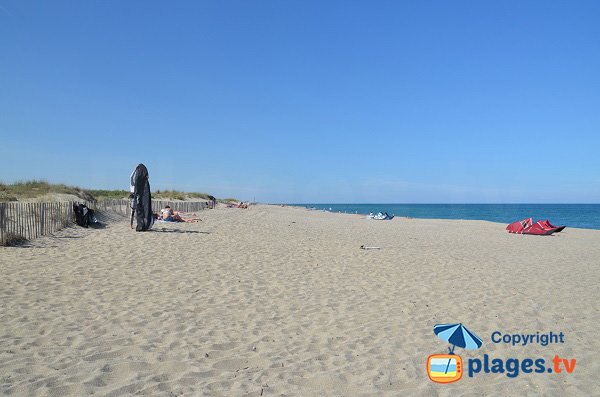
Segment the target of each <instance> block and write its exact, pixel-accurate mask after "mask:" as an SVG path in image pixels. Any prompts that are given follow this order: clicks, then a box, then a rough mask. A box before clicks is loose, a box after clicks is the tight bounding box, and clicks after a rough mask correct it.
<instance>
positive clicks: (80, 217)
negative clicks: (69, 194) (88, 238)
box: [73, 203, 93, 227]
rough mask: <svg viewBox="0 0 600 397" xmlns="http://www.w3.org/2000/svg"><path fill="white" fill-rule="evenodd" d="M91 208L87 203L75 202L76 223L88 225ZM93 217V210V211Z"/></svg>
mask: <svg viewBox="0 0 600 397" xmlns="http://www.w3.org/2000/svg"><path fill="white" fill-rule="evenodd" d="M90 211H91V210H90V209H89V208H88V207H87V205H85V204H81V203H73V213H74V214H75V223H77V224H78V225H79V226H83V227H88V226H89V224H90V222H89V219H90V218H89V215H88V214H89V213H90ZM92 217H93V212H92Z"/></svg>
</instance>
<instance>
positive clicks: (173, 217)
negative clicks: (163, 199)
mask: <svg viewBox="0 0 600 397" xmlns="http://www.w3.org/2000/svg"><path fill="white" fill-rule="evenodd" d="M160 213H161V217H160V218H159V219H162V220H163V221H165V222H187V223H193V222H199V221H201V219H200V218H198V217H193V218H190V217H184V216H182V214H184V213H183V212H177V211H173V210H172V209H171V207H169V206H168V205H167V206H165V208H163V209H162V210H161V211H160ZM194 215H195V214H194Z"/></svg>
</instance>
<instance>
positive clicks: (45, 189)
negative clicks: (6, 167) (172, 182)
mask: <svg viewBox="0 0 600 397" xmlns="http://www.w3.org/2000/svg"><path fill="white" fill-rule="evenodd" d="M53 194H54V195H71V196H75V197H77V198H79V199H81V200H86V201H94V200H107V199H126V198H128V197H129V192H128V191H127V190H118V189H115V190H105V189H84V188H81V187H78V186H69V185H65V184H62V183H49V182H47V181H43V180H31V181H19V182H15V183H10V184H5V183H0V202H8V201H28V200H32V199H37V198H42V197H44V198H45V197H48V196H51V195H53ZM208 197H209V194H208V193H201V192H182V191H179V190H156V191H153V192H152V198H153V199H160V200H189V201H193V200H208Z"/></svg>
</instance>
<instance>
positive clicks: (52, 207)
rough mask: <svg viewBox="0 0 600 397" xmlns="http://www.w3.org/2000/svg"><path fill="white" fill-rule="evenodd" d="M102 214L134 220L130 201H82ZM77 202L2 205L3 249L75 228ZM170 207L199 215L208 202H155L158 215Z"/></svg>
mask: <svg viewBox="0 0 600 397" xmlns="http://www.w3.org/2000/svg"><path fill="white" fill-rule="evenodd" d="M80 202H81V203H83V204H85V205H87V206H88V207H89V208H92V209H93V210H94V211H97V212H98V213H103V212H114V213H117V214H120V215H123V216H127V217H129V216H131V206H130V201H129V200H100V201H80ZM74 203H75V202H73V201H66V202H55V203H23V202H7V203H0V245H9V244H11V243H12V242H19V241H23V240H33V239H35V238H38V237H40V236H44V235H48V234H51V233H53V232H56V231H58V230H60V229H63V228H65V227H67V226H70V225H72V224H73V223H74V222H75V214H74V212H73V204H74ZM166 205H169V206H170V207H171V208H173V209H174V210H175V211H183V212H196V211H202V210H204V209H206V208H207V205H206V202H198V201H164V200H152V208H153V209H154V210H155V211H158V210H159V209H160V208H164V207H165V206H166Z"/></svg>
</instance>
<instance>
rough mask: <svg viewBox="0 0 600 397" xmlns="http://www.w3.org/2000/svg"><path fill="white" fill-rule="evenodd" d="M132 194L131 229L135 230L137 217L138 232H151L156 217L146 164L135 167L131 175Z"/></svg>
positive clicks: (136, 228)
mask: <svg viewBox="0 0 600 397" xmlns="http://www.w3.org/2000/svg"><path fill="white" fill-rule="evenodd" d="M131 193H132V195H131V228H132V229H133V218H134V217H135V219H136V221H137V225H136V227H135V230H136V231H137V232H143V231H146V230H149V229H150V228H151V227H152V224H153V223H154V216H153V214H152V197H151V195H150V182H148V169H147V168H146V166H145V165H144V164H139V165H138V166H137V167H135V170H133V173H132V174H131Z"/></svg>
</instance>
